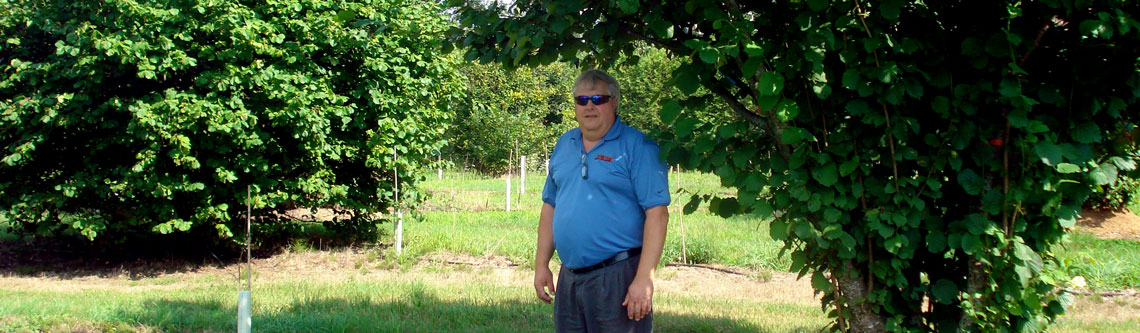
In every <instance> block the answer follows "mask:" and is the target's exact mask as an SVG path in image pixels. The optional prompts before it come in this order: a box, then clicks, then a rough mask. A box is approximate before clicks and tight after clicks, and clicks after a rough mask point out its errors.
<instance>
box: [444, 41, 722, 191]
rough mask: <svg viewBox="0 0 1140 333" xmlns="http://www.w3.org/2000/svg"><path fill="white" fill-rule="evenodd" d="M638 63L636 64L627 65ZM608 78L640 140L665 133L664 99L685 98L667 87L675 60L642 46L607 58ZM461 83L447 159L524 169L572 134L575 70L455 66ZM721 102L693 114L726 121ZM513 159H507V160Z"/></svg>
mask: <svg viewBox="0 0 1140 333" xmlns="http://www.w3.org/2000/svg"><path fill="white" fill-rule="evenodd" d="M631 59H637V60H636V61H630V60H631ZM612 61H613V63H614V66H613V67H612V68H610V70H609V72H610V74H611V75H613V76H614V77H615V78H617V80H618V82H620V84H621V107H620V109H619V110H618V114H619V115H620V116H621V118H622V121H624V122H625V123H626V124H629V125H630V126H633V127H634V128H637V129H639V130H641V131H643V132H646V133H653V132H661V131H664V130H666V126H665V125H664V124H663V123H661V119H660V117H658V116H657V110H659V109H661V107H662V105H663V104H664V103H665V102H666V101H668V100H674V99H678V98H683V97H685V96H686V95H684V94H682V93H681V92H680V90H678V89H677V88H675V87H673V86H672V85H671V84H669V82H668V81H669V79H670V76H671V73H672V71H673V70H674V69H676V68H677V67H678V66H680V65H681V59H680V58H676V57H672V56H670V55H669V54H668V53H667V52H666V51H665V50H661V49H655V48H648V47H641V48H638V49H637V50H636V51H635V53H634V55H633V56H630V57H621V58H620V59H613V60H612ZM460 72H461V73H462V74H463V77H464V78H465V79H466V81H467V94H468V95H469V96H470V98H469V99H468V100H466V101H465V102H463V103H459V104H458V105H457V107H456V108H455V119H454V122H455V126H453V127H451V129H450V130H449V131H448V135H447V137H448V141H449V142H451V143H452V144H451V145H450V146H448V147H447V150H446V151H445V155H446V156H447V157H446V159H448V160H450V161H452V162H455V163H456V164H461V165H463V166H464V167H471V168H474V169H475V170H478V171H480V172H486V173H502V172H506V171H507V169H508V167H510V166H511V165H510V164H508V162H511V163H515V164H514V166H515V167H517V163H518V158H517V157H518V155H520V154H522V155H526V156H528V158H530V160H531V161H535V163H531V164H529V165H528V167H530V168H534V169H538V168H541V167H542V166H541V161H545V158H546V155H548V154H550V149H551V148H552V147H553V146H554V142H555V141H556V140H557V139H558V137H559V136H560V135H562V133H564V132H566V131H567V130H569V129H571V128H574V127H577V126H578V124H577V122H575V120H574V107H573V105H572V104H570V103H571V101H570V95H571V93H572V92H571V90H572V85H573V83H574V79H575V78H576V77H577V76H578V74H579V72H580V69H579V68H576V67H575V66H571V65H569V64H567V63H552V64H549V65H542V66H536V67H534V68H531V67H522V68H512V69H506V68H504V67H503V66H502V65H501V64H497V63H490V64H482V63H479V62H474V61H473V62H468V63H466V64H463V65H460ZM726 110H727V107H726V106H724V104H723V103H712V104H710V105H707V106H704V107H702V108H699V109H698V110H697V111H696V112H701V113H702V117H705V118H707V119H720V120H721V121H722V122H723V121H727V119H729V118H731V114H729V113H727V112H725V111H726ZM512 156H513V157H512Z"/></svg>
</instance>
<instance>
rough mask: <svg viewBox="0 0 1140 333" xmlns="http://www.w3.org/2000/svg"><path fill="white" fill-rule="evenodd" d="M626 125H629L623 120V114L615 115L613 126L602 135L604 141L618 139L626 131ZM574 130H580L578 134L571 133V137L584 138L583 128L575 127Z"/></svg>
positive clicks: (574, 138)
mask: <svg viewBox="0 0 1140 333" xmlns="http://www.w3.org/2000/svg"><path fill="white" fill-rule="evenodd" d="M626 127H629V126H628V125H626V124H625V123H623V122H621V116H619V115H614V124H613V126H610V129H609V130H607V131H606V135H605V136H603V137H602V141H611V140H616V139H617V138H619V137H621V134H622V133H624V132H625V128H626ZM574 131H576V132H578V133H577V134H578V135H571V136H570V139H572V140H574V141H578V140H579V139H581V138H582V128H580V127H575V128H574Z"/></svg>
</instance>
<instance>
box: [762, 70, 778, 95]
mask: <svg viewBox="0 0 1140 333" xmlns="http://www.w3.org/2000/svg"><path fill="white" fill-rule="evenodd" d="M756 89H757V91H759V92H760V95H761V96H775V95H779V94H780V91H782V90H783V89H784V76H783V75H780V73H777V72H774V71H769V72H766V73H764V75H763V76H761V77H760V80H759V81H758V82H757V83H756Z"/></svg>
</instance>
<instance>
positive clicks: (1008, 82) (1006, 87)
mask: <svg viewBox="0 0 1140 333" xmlns="http://www.w3.org/2000/svg"><path fill="white" fill-rule="evenodd" d="M1000 87H1001V91H1000V93H1001V95H1002V96H1005V97H1009V98H1012V97H1014V96H1018V95H1021V86H1020V85H1019V84H1018V82H1017V80H1016V79H1012V78H1008V77H1007V78H1005V79H1002V80H1001V84H1000Z"/></svg>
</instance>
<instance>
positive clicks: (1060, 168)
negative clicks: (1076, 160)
mask: <svg viewBox="0 0 1140 333" xmlns="http://www.w3.org/2000/svg"><path fill="white" fill-rule="evenodd" d="M1057 172H1060V173H1078V172H1081V167H1079V166H1077V165H1076V164H1072V163H1060V164H1057Z"/></svg>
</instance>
